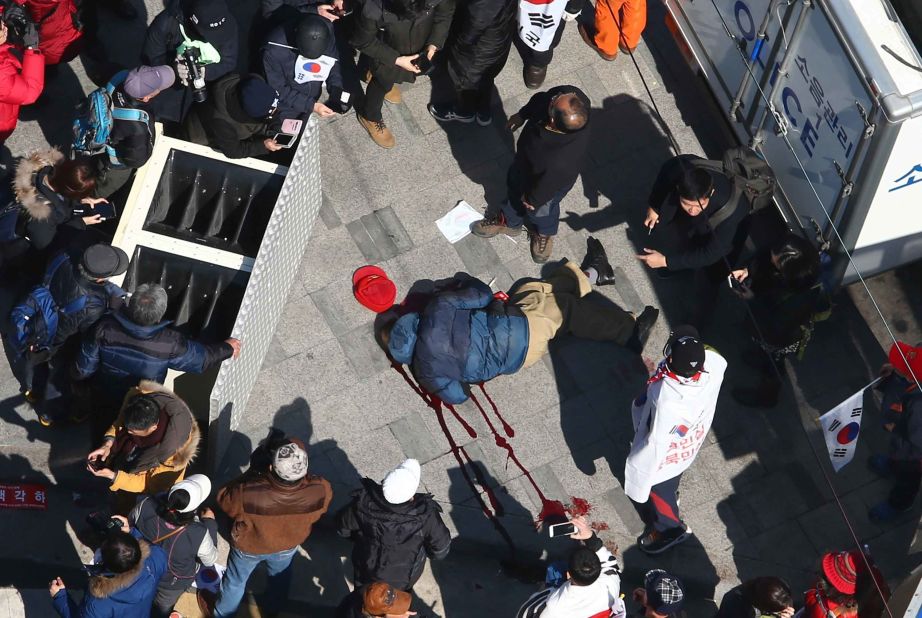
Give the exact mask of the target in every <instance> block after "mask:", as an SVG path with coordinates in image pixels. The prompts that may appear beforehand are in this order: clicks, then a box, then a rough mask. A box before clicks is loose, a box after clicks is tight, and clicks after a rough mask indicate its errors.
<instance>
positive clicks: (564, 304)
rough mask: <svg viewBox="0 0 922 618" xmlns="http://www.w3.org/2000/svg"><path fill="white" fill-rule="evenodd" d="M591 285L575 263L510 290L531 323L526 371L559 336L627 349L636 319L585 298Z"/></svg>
mask: <svg viewBox="0 0 922 618" xmlns="http://www.w3.org/2000/svg"><path fill="white" fill-rule="evenodd" d="M591 291H592V284H590V283H589V279H588V278H587V277H586V275H585V273H583V271H581V270H580V269H579V267H578V266H576V264H574V263H573V262H564V263H563V264H561V265H560V266H559V267H558V268H557V269H556V270H555V271H554V272H553V273H551V276H549V277H548V278H546V279H542V280H540V281H529V282H526V283H523V284H521V285H516V286H513V288H512V289H511V290H509V302H510V303H512V304H514V305H516V306H518V307H519V308H520V309H521V310H522V313H524V314H525V318H526V319H527V320H528V351H527V353H526V354H525V364H524V365H523V367H530V366H531V365H534V364H535V363H536V362H538V360H539V359H540V358H541V357H542V356H544V354H545V353H546V352H547V345H548V342H549V341H550V340H551V339H553V338H554V337H556V336H557V335H558V334H559V333H569V334H571V335H574V336H576V337H580V338H582V339H592V340H595V341H614V342H615V343H617V344H619V345H624V344H625V343H626V342H627V340H628V339H629V338H630V337H631V333H633V332H634V316H632V315H631V314H630V313H628V312H627V311H625V310H623V309H621V308H619V307H616V306H614V305H611V304H603V303H600V302H597V301H596V300H594V299H591V298H586V295H587V294H589V292H591Z"/></svg>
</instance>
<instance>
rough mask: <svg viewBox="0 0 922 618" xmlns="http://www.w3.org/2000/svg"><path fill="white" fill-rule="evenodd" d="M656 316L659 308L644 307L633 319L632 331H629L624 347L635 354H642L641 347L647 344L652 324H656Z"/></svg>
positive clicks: (657, 316)
mask: <svg viewBox="0 0 922 618" xmlns="http://www.w3.org/2000/svg"><path fill="white" fill-rule="evenodd" d="M658 318H659V309H657V308H655V307H651V306H649V305H647V306H646V307H644V309H643V311H642V312H641V314H640V315H639V316H637V319H636V320H634V332H633V333H631V338H630V339H628V340H627V343H625V344H624V347H626V348H627V349H628V350H630V351H632V352H634V353H635V354H643V347H644V346H645V345H646V344H647V339H649V338H650V331H651V330H653V325H654V324H656V320H657V319H658Z"/></svg>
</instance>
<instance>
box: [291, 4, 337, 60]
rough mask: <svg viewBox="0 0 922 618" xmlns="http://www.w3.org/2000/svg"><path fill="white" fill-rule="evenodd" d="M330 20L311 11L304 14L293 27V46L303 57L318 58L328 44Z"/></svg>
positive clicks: (330, 34)
mask: <svg viewBox="0 0 922 618" xmlns="http://www.w3.org/2000/svg"><path fill="white" fill-rule="evenodd" d="M331 36H332V33H331V32H330V22H329V21H327V20H326V19H325V18H323V17H321V16H320V15H317V14H315V13H311V14H309V15H305V16H304V17H302V18H301V21H299V22H298V25H297V26H296V27H295V47H297V48H298V53H300V54H301V55H302V56H304V57H305V58H319V57H320V56H322V55H323V54H324V53H325V52H326V51H327V48H328V47H329V46H330V37H331Z"/></svg>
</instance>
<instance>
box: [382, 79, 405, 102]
mask: <svg viewBox="0 0 922 618" xmlns="http://www.w3.org/2000/svg"><path fill="white" fill-rule="evenodd" d="M384 100H385V101H387V102H388V103H393V104H394V105H400V103H401V102H402V101H403V95H402V94H400V87H399V86H397V84H394V85H393V86H392V87H391V89H390V90H388V91H387V94H386V95H384Z"/></svg>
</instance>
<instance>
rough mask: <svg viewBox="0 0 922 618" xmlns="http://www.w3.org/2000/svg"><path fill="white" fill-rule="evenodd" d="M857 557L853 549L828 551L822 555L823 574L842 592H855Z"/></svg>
mask: <svg viewBox="0 0 922 618" xmlns="http://www.w3.org/2000/svg"><path fill="white" fill-rule="evenodd" d="M858 558H859V557H858V553H857V552H853V551H840V552H836V553H833V552H829V553H828V554H826V555H825V556H823V575H825V576H826V579H827V580H828V581H829V583H830V584H832V585H833V586H834V587H835V589H836V590H838V591H839V592H841V593H843V594H855V588H856V586H855V584H856V583H857V581H858V572H857V571H856V567H857V564H858Z"/></svg>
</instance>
